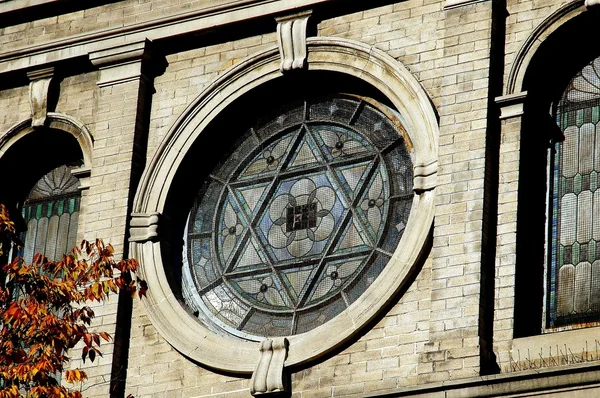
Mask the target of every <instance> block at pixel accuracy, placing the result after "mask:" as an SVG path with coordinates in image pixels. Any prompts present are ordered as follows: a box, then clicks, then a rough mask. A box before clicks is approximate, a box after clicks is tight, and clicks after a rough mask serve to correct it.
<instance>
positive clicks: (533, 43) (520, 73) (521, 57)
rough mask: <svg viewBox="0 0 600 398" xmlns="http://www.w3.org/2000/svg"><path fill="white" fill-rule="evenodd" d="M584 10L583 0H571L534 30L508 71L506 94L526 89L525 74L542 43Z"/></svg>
mask: <svg viewBox="0 0 600 398" xmlns="http://www.w3.org/2000/svg"><path fill="white" fill-rule="evenodd" d="M583 12H586V7H585V5H584V1H583V0H577V1H573V2H569V3H567V4H565V5H563V6H562V7H560V8H559V9H558V10H556V11H554V12H553V13H552V14H551V15H550V16H549V17H547V18H546V19H545V20H544V21H542V22H541V23H540V24H539V25H538V26H537V27H536V28H535V29H534V30H533V32H532V33H531V34H530V35H529V37H528V38H527V39H526V40H525V42H524V43H523V45H522V46H521V48H520V49H519V52H518V53H517V55H516V56H515V60H514V62H513V63H512V66H511V69H510V72H509V73H508V79H507V83H506V88H505V91H504V93H505V95H510V94H515V93H519V92H521V91H522V90H526V88H524V87H523V86H524V81H525V75H526V73H527V70H528V69H529V64H530V62H531V60H532V59H533V57H534V55H535V54H536V52H537V50H538V49H539V47H540V45H541V44H542V43H543V42H544V40H546V39H547V38H548V37H549V36H550V35H551V34H552V33H554V32H555V31H556V30H557V29H559V28H560V27H561V26H563V25H564V24H565V23H566V22H568V21H569V20H571V19H573V18H575V17H577V16H578V15H580V14H581V13H583Z"/></svg>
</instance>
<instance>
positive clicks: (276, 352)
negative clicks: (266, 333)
mask: <svg viewBox="0 0 600 398" xmlns="http://www.w3.org/2000/svg"><path fill="white" fill-rule="evenodd" d="M288 347H289V342H288V340H287V339H286V338H285V337H282V338H278V339H274V340H264V341H262V342H261V343H260V359H259V361H258V365H257V366H256V370H255V371H254V373H253V374H252V381H251V385H252V386H251V389H250V392H251V393H252V395H253V396H255V397H256V396H259V395H260V396H272V397H275V396H284V395H285V394H286V393H288V392H289V380H288V379H287V375H286V374H285V373H284V369H283V365H284V363H285V359H286V357H287V353H288Z"/></svg>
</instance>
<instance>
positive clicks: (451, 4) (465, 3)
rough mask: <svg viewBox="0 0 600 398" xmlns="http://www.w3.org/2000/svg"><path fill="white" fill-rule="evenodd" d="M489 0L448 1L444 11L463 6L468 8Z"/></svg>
mask: <svg viewBox="0 0 600 398" xmlns="http://www.w3.org/2000/svg"><path fill="white" fill-rule="evenodd" d="M484 1H487V0H446V2H445V3H444V10H450V9H453V8H458V7H462V6H468V5H471V4H475V3H482V2H484Z"/></svg>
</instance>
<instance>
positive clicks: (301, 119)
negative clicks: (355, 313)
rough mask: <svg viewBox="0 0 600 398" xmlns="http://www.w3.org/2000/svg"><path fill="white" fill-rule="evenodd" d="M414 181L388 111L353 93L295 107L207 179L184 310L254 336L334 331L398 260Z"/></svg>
mask: <svg viewBox="0 0 600 398" xmlns="http://www.w3.org/2000/svg"><path fill="white" fill-rule="evenodd" d="M412 181H413V174H412V162H411V158H410V155H409V152H408V149H407V144H406V142H405V140H404V136H403V133H402V128H401V126H400V123H399V121H398V118H397V116H396V115H394V114H393V112H392V111H391V110H390V109H389V108H385V107H384V106H383V105H379V106H374V105H373V104H371V103H369V102H365V101H363V100H361V99H359V98H354V97H349V96H335V97H332V98H326V99H320V100H314V101H305V102H300V103H297V104H292V105H290V106H288V107H287V108H286V109H285V110H284V111H282V112H281V113H279V114H278V115H276V116H275V117H274V118H272V119H270V120H268V121H267V122H266V123H263V124H261V125H260V126H258V127H256V128H252V129H250V130H248V131H247V132H246V134H245V135H243V137H242V138H241V139H240V140H239V142H238V143H237V144H236V147H235V148H234V150H233V152H232V153H231V154H229V155H226V156H224V157H223V159H222V162H221V163H220V164H219V165H218V166H217V167H216V168H215V169H214V170H213V172H212V173H211V174H210V176H209V177H208V178H207V179H206V181H204V183H203V185H202V188H201V190H200V192H199V193H198V195H197V197H196V202H195V204H194V207H193V209H192V210H191V212H190V215H189V218H188V225H187V228H186V233H185V242H186V248H185V251H186V253H185V256H186V259H185V260H184V272H183V274H184V277H183V279H184V282H183V293H184V299H185V302H186V304H187V306H188V307H190V308H191V310H192V312H194V313H195V314H196V315H197V316H198V317H199V318H200V320H201V321H202V322H203V323H205V324H207V325H209V326H211V327H212V328H213V329H214V330H220V331H226V332H227V333H229V334H233V335H236V336H239V337H242V338H250V339H259V338H261V337H267V336H285V335H293V334H298V333H303V332H306V331H309V330H311V329H313V328H315V327H317V326H319V325H321V324H323V323H325V322H327V321H328V320H330V319H332V318H333V317H335V316H336V315H338V314H339V313H341V312H342V311H344V310H345V309H346V308H347V307H348V306H350V305H351V304H352V303H353V302H355V301H356V300H357V299H358V298H359V297H360V296H361V294H362V293H364V292H365V290H366V289H367V288H368V287H369V286H370V285H371V284H372V283H373V281H374V280H375V279H376V278H377V276H378V275H379V274H380V272H381V271H382V270H383V269H384V267H385V266H386V265H387V263H388V261H389V260H390V259H391V258H392V256H393V253H394V251H395V249H396V247H397V246H398V243H399V241H400V238H401V237H402V234H403V232H404V227H405V225H406V223H407V221H408V216H409V212H410V208H411V203H412V200H413V195H414V194H413V189H412Z"/></svg>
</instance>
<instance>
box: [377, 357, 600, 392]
mask: <svg viewBox="0 0 600 398" xmlns="http://www.w3.org/2000/svg"><path fill="white" fill-rule="evenodd" d="M586 385H587V386H589V387H592V388H600V362H595V363H586V364H580V365H566V366H557V367H555V368H546V369H535V370H526V371H520V372H512V373H502V374H496V375H490V376H480V377H472V378H468V379H462V380H451V381H444V382H438V383H430V384H426V385H423V386H418V387H405V388H396V389H393V390H388V391H386V392H381V393H375V394H372V395H369V397H373V398H374V397H378V398H383V397H386V398H388V397H389V398H391V397H419V396H423V397H428V398H433V397H440V398H452V397H490V396H494V397H496V396H504V395H509V394H524V393H532V392H535V391H544V392H546V393H549V392H553V391H554V392H555V391H564V392H566V391H569V390H571V389H581V387H582V386H586ZM575 387H576V388H575ZM519 396H520V395H519ZM528 396H529V395H528ZM589 396H597V395H593V393H592V394H590V395H589Z"/></svg>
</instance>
